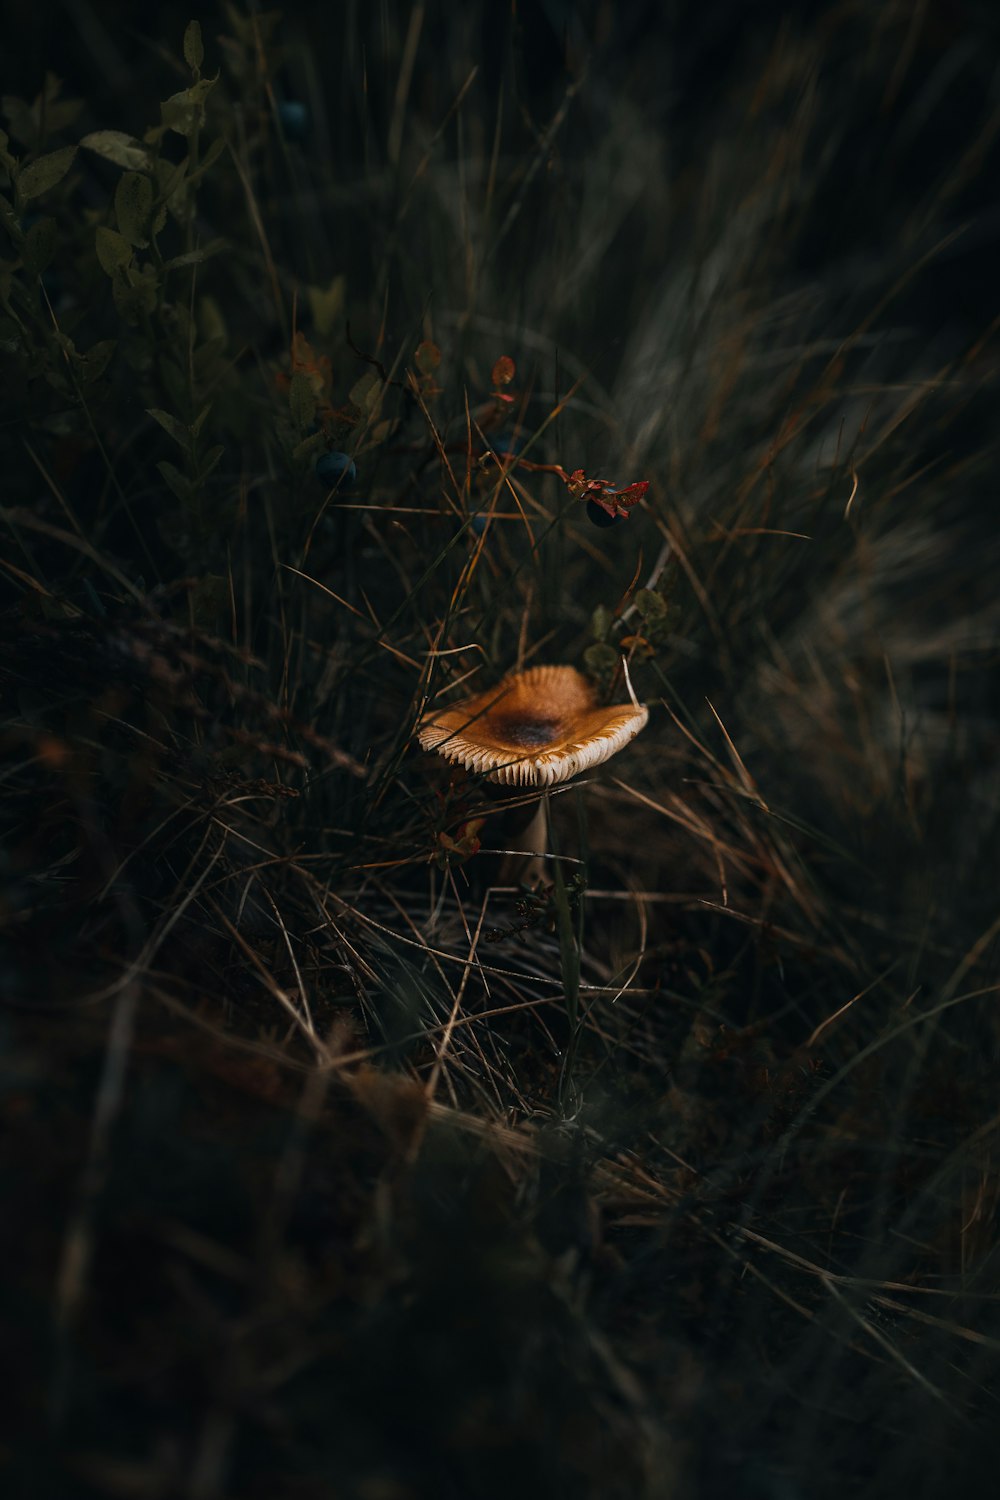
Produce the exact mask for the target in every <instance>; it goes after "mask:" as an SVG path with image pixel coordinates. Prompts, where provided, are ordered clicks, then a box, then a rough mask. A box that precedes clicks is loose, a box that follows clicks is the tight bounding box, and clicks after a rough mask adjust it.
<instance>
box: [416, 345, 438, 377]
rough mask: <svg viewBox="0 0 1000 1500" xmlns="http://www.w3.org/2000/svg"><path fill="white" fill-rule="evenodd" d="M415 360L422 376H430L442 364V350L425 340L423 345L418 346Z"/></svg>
mask: <svg viewBox="0 0 1000 1500" xmlns="http://www.w3.org/2000/svg"><path fill="white" fill-rule="evenodd" d="M413 359H414V363H415V364H416V367H417V369H418V370H419V371H420V373H421V375H430V374H431V373H432V372H433V371H434V370H436V369H437V367H438V365H439V364H440V363H441V350H440V349H439V348H438V346H437V344H432V343H431V342H430V340H429V339H424V341H423V343H422V344H418V345H417V350H416V353H415V354H414V356H413Z"/></svg>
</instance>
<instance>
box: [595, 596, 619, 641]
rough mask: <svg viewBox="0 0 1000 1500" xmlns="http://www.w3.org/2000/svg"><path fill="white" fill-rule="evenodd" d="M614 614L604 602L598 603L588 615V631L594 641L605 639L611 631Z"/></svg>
mask: <svg viewBox="0 0 1000 1500" xmlns="http://www.w3.org/2000/svg"><path fill="white" fill-rule="evenodd" d="M613 621H614V615H613V614H612V613H611V611H610V609H609V608H608V606H607V605H606V604H599V605H598V606H597V608H596V609H595V610H594V613H593V614H592V615H591V617H590V633H591V635H592V636H593V637H594V640H595V641H606V640H607V638H608V636H609V635H610V633H611V625H612V622H613Z"/></svg>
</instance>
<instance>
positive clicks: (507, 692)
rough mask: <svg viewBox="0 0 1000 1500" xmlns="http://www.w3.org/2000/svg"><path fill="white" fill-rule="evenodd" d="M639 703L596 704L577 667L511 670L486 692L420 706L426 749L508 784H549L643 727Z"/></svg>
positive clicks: (644, 713)
mask: <svg viewBox="0 0 1000 1500" xmlns="http://www.w3.org/2000/svg"><path fill="white" fill-rule="evenodd" d="M648 718H649V710H648V709H647V708H646V706H645V704H644V703H616V704H613V705H612V706H611V707H610V708H600V707H599V706H598V705H597V703H596V702H595V699H594V689H593V687H592V686H591V684H590V682H589V681H588V680H587V678H586V677H584V676H583V674H582V672H578V671H577V670H576V668H575V667H530V668H529V669H528V671H526V672H512V673H510V674H509V675H508V676H506V677H505V678H504V679H503V681H502V682H500V683H498V684H497V686H496V687H494V688H490V689H489V691H488V692H485V693H477V694H476V696H475V697H473V698H466V699H464V700H463V701H462V702H461V703H454V704H452V705H451V706H450V707H448V708H439V709H435V710H434V711H433V712H432V713H429V714H425V716H424V718H423V719H422V720H421V721H420V724H419V725H418V727H417V738H418V739H419V741H420V743H421V745H422V746H423V748H424V749H425V750H436V751H437V752H438V754H439V755H443V756H444V757H445V759H446V760H450V761H455V762H457V763H458V764H459V765H461V766H465V768H466V770H468V771H480V772H483V773H484V774H487V775H488V776H489V778H490V780H491V781H500V782H504V783H505V784H506V785H507V786H554V785H555V784H556V782H559V781H567V780H568V779H569V778H570V777H571V776H575V775H576V774H577V772H578V771H585V770H586V769H587V767H588V766H599V765H600V764H601V762H602V761H605V760H608V759H610V757H611V756H612V755H615V754H617V752H618V751H619V750H621V749H622V748H623V747H624V746H625V745H627V744H628V742H629V740H632V739H634V738H635V736H636V735H637V734H638V733H639V731H640V729H642V728H644V727H645V724H646V721H647V720H648Z"/></svg>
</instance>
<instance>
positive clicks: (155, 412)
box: [146, 406, 191, 453]
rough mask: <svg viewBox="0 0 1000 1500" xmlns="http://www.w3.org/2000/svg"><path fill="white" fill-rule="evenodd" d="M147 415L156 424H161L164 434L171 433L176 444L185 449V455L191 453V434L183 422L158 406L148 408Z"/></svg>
mask: <svg viewBox="0 0 1000 1500" xmlns="http://www.w3.org/2000/svg"><path fill="white" fill-rule="evenodd" d="M146 415H147V416H150V417H152V418H153V421H154V422H159V424H160V426H161V427H162V428H163V430H164V432H167V433H169V434H170V436H171V437H172V438H173V440H174V442H175V443H177V444H178V446H179V447H181V448H183V449H184V452H185V453H187V452H188V451H189V449H190V447H191V434H190V432H189V431H188V429H187V428H186V427H185V425H184V423H183V422H179V421H178V420H177V418H176V417H172V416H171V415H170V413H169V412H168V411H161V410H160V409H159V407H158V406H147V408H146Z"/></svg>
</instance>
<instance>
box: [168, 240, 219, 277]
mask: <svg viewBox="0 0 1000 1500" xmlns="http://www.w3.org/2000/svg"><path fill="white" fill-rule="evenodd" d="M225 248H226V241H225V240H209V242H208V244H207V245H202V246H201V248H200V249H198V250H189V251H187V252H186V253H185V254H184V255H175V256H173V258H172V259H171V260H165V261H164V262H163V269H164V270H165V271H176V270H178V269H179V268H180V267H182V266H200V265H201V263H202V261H204V260H209V259H210V258H211V257H212V256H213V255H218V253H219V251H220V250H225Z"/></svg>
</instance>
